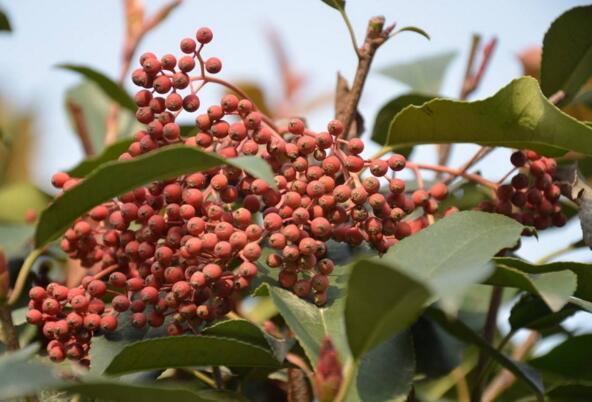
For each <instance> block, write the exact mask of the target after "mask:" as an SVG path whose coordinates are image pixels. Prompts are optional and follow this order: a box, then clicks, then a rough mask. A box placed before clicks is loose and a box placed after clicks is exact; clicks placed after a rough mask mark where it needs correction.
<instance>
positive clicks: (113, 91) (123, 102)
mask: <svg viewBox="0 0 592 402" xmlns="http://www.w3.org/2000/svg"><path fill="white" fill-rule="evenodd" d="M56 67H58V68H61V69H64V70H69V71H74V72H76V73H79V74H81V75H83V76H84V77H85V78H86V79H88V80H90V81H92V82H94V83H95V84H97V85H98V86H99V88H101V89H102V90H103V92H104V93H105V94H106V95H107V96H109V97H110V98H111V99H112V100H113V101H115V102H117V103H118V104H119V105H120V106H122V107H124V108H126V109H128V110H130V111H132V112H134V113H135V111H136V109H137V108H138V107H137V106H136V103H135V102H134V100H133V99H132V98H131V97H130V96H129V94H128V93H127V92H126V90H125V89H123V88H122V87H121V86H120V85H119V84H117V83H116V82H114V81H113V80H112V79H111V78H109V77H107V76H106V75H105V74H103V73H101V72H99V71H97V70H95V69H92V68H90V67H86V66H81V65H74V64H59V65H57V66H56Z"/></svg>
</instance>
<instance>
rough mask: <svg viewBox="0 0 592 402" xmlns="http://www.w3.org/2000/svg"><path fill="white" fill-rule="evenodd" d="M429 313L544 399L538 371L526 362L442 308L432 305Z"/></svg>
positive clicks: (540, 399) (539, 398) (451, 332)
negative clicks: (509, 353)
mask: <svg viewBox="0 0 592 402" xmlns="http://www.w3.org/2000/svg"><path fill="white" fill-rule="evenodd" d="M427 313H428V316H429V317H430V318H432V319H433V320H434V321H436V322H437V323H438V324H439V325H440V326H442V328H444V329H445V330H446V331H448V332H449V333H450V334H451V335H454V336H455V337H457V338H458V339H460V340H462V341H464V342H467V343H470V344H473V345H475V346H477V347H479V348H480V349H481V350H482V351H484V352H486V353H487V355H488V356H489V357H490V358H492V359H493V360H495V361H496V362H497V363H499V364H500V365H501V366H503V367H504V368H506V369H508V370H509V371H510V372H511V373H512V374H514V375H515V376H516V377H517V378H519V379H520V380H522V381H524V382H525V384H526V385H528V386H529V387H530V388H531V389H532V391H533V392H534V393H535V395H536V396H537V399H538V400H539V401H540V402H542V401H544V387H543V383H542V381H541V378H540V376H539V375H538V373H537V372H536V371H534V370H533V369H532V368H531V367H529V366H528V365H526V364H524V363H520V362H516V361H514V360H512V359H510V358H509V357H507V356H506V355H504V354H503V353H502V352H500V351H499V350H497V349H496V348H495V347H493V346H491V345H490V344H489V343H488V342H486V341H485V340H484V339H483V338H482V337H481V336H480V335H478V334H477V333H475V332H474V331H473V330H471V329H470V328H469V327H467V326H466V325H465V324H464V323H463V322H462V321H460V320H458V319H456V318H454V317H451V316H447V315H446V313H444V312H443V311H442V310H439V309H437V308H435V307H430V308H429V309H428V310H427Z"/></svg>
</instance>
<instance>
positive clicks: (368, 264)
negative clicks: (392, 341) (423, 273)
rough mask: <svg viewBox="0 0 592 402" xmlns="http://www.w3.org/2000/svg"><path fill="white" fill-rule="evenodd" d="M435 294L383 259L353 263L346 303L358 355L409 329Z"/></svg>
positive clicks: (350, 333) (348, 330) (351, 339)
mask: <svg viewBox="0 0 592 402" xmlns="http://www.w3.org/2000/svg"><path fill="white" fill-rule="evenodd" d="M430 296H431V292H430V290H429V289H428V288H427V287H426V286H424V285H423V284H422V283H421V282H419V281H417V280H416V279H415V278H413V277H410V276H409V275H407V274H406V273H404V272H402V271H400V270H399V269H398V268H397V267H396V266H387V265H386V264H385V263H384V262H383V261H380V260H361V261H359V262H357V263H354V264H353V267H352V272H351V274H350V277H349V283H348V288H347V297H346V302H345V303H346V304H345V326H346V333H347V338H348V343H349V346H350V349H351V352H352V354H353V357H354V358H355V359H359V358H360V357H361V356H362V355H364V354H365V353H366V352H368V351H369V350H371V349H372V348H374V347H376V346H377V345H379V344H380V343H382V342H384V341H385V340H387V339H389V338H391V337H392V336H393V335H394V334H396V333H397V332H399V331H401V330H403V329H405V328H406V327H408V326H409V325H411V323H412V322H413V321H414V320H415V319H416V318H417V316H418V315H419V312H420V311H421V310H422V309H423V307H424V305H425V303H426V302H427V301H428V299H429V298H430Z"/></svg>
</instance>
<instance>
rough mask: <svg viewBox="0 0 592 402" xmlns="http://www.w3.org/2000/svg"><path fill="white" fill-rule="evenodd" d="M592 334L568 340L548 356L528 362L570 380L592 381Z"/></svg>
mask: <svg viewBox="0 0 592 402" xmlns="http://www.w3.org/2000/svg"><path fill="white" fill-rule="evenodd" d="M591 360H592V334H587V335H580V336H575V337H572V338H568V339H566V340H565V341H564V342H563V343H561V344H559V345H558V346H556V347H555V348H553V349H552V350H551V351H550V352H549V353H547V354H546V355H543V356H540V357H537V358H535V359H532V360H530V361H529V362H528V364H530V365H531V366H533V367H535V368H537V369H539V370H544V371H546V372H549V373H553V374H555V375H559V376H562V377H564V378H566V379H569V380H572V381H574V380H582V381H592V365H590V361H591Z"/></svg>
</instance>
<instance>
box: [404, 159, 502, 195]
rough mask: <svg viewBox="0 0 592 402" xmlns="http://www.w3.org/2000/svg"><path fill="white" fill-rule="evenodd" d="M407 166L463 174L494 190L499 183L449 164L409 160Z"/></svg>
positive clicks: (457, 174)
mask: <svg viewBox="0 0 592 402" xmlns="http://www.w3.org/2000/svg"><path fill="white" fill-rule="evenodd" d="M406 166H407V167H408V168H410V169H413V168H414V167H417V168H418V169H424V170H433V171H434V172H442V173H448V174H450V175H453V176H462V177H464V178H465V179H467V180H469V181H473V182H475V183H478V184H481V185H483V186H485V187H488V188H490V189H492V190H495V189H496V188H497V184H495V183H494V182H492V181H489V180H487V179H485V178H484V177H481V176H479V175H476V174H470V173H465V172H462V171H461V170H460V169H454V168H451V167H448V166H440V165H429V164H425V163H414V162H407V165H406Z"/></svg>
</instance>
